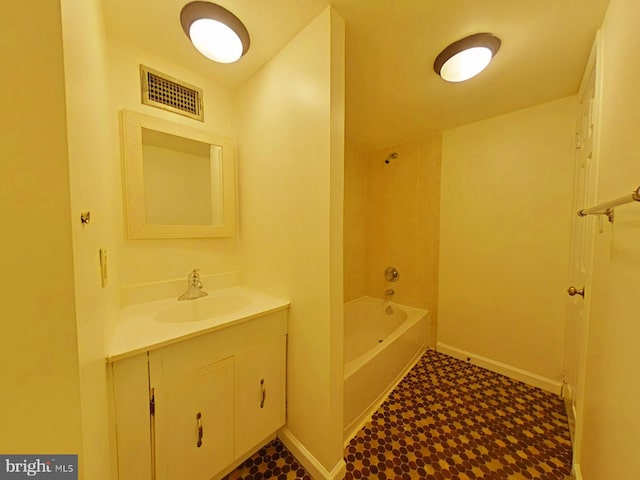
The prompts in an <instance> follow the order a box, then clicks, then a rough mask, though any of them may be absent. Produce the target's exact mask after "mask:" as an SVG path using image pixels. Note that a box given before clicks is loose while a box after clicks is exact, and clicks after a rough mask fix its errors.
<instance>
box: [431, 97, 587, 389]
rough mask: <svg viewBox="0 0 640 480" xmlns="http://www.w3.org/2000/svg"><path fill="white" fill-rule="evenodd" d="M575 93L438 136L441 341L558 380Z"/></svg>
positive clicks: (491, 359) (439, 329)
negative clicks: (440, 146) (441, 139)
mask: <svg viewBox="0 0 640 480" xmlns="http://www.w3.org/2000/svg"><path fill="white" fill-rule="evenodd" d="M574 118H575V99H574V98H573V97H571V98H566V99H563V100H558V101H555V102H552V103H547V104H544V105H540V106H537V107H533V108H529V109H526V110H521V111H518V112H514V113H510V114H507V115H503V116H499V117H495V118H491V119H488V120H484V121H481V122H477V123H473V124H470V125H466V126H463V127H460V128H456V129H453V130H449V131H446V132H445V133H444V142H443V157H442V197H441V217H440V274H439V302H438V312H439V322H438V342H439V347H440V346H441V345H443V344H444V345H445V346H448V347H451V348H453V349H455V350H457V351H462V352H469V353H470V354H471V356H474V357H475V356H480V357H484V358H485V359H488V360H489V361H492V362H496V363H498V364H501V365H503V366H505V367H506V368H508V369H514V368H515V369H520V370H524V371H525V372H528V373H530V374H534V375H537V376H540V377H542V378H543V379H548V380H551V381H553V382H559V380H560V378H561V370H562V366H561V365H562V363H561V362H562V353H563V352H562V346H563V332H564V317H565V302H566V288H567V285H566V282H567V268H568V252H569V235H570V222H569V215H570V214H571V212H570V210H571V195H572V188H571V185H572V179H573V155H574V145H573V134H574Z"/></svg>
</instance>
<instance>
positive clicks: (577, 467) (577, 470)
mask: <svg viewBox="0 0 640 480" xmlns="http://www.w3.org/2000/svg"><path fill="white" fill-rule="evenodd" d="M573 476H574V478H575V480H582V472H581V471H580V465H578V464H577V463H574V464H573Z"/></svg>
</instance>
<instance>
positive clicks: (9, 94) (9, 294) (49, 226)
mask: <svg viewBox="0 0 640 480" xmlns="http://www.w3.org/2000/svg"><path fill="white" fill-rule="evenodd" d="M60 16H61V14H60V2H59V1H58V0H37V1H34V0H30V1H24V2H15V3H11V4H10V5H5V6H4V7H3V12H2V15H0V31H2V35H0V60H1V64H2V74H1V75H0V91H1V92H2V94H1V95H0V110H1V111H2V117H0V118H1V119H0V145H1V146H2V159H1V160H0V216H1V218H2V235H0V252H1V253H0V255H1V265H2V273H3V275H2V280H1V281H0V291H2V304H1V306H0V379H2V380H1V381H2V394H0V425H1V428H0V452H2V453H5V454H9V453H14V454H17V453H32V454H50V453H69V454H79V455H80V461H81V462H82V458H83V455H82V432H81V416H80V385H79V367H78V349H77V347H76V315H75V305H74V296H75V293H74V276H73V257H72V243H71V222H72V220H75V219H76V218H77V217H75V215H74V216H73V218H72V215H71V211H70V205H69V203H70V200H69V170H68V162H67V130H66V118H65V115H66V114H65V92H64V71H63V53H62V32H61V20H60ZM34 32H35V33H34Z"/></svg>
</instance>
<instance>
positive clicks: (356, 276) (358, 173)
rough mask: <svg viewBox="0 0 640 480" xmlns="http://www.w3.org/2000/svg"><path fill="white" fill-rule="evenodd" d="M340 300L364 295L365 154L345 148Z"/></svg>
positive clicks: (365, 227)
mask: <svg viewBox="0 0 640 480" xmlns="http://www.w3.org/2000/svg"><path fill="white" fill-rule="evenodd" d="M344 160H345V161H344V301H345V302H349V301H351V300H355V299H356V298H359V297H362V296H363V295H364V294H365V285H366V271H367V270H366V268H367V153H366V152H364V151H358V150H354V149H352V148H350V147H347V149H346V151H345V159H344Z"/></svg>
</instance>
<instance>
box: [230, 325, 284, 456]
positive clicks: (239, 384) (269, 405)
mask: <svg viewBox="0 0 640 480" xmlns="http://www.w3.org/2000/svg"><path fill="white" fill-rule="evenodd" d="M286 338H287V337H286V335H282V336H280V337H276V338H274V339H272V340H269V341H267V342H265V343H262V344H260V345H259V346H256V347H253V348H251V349H248V350H244V351H242V352H239V353H236V356H235V362H236V363H235V422H234V423H235V453H236V458H238V457H240V456H242V455H244V454H245V453H247V452H248V451H249V450H250V449H252V448H254V447H257V446H259V444H260V442H262V441H263V440H264V439H265V438H267V437H268V436H269V435H271V434H272V433H274V432H275V431H276V430H277V429H278V428H280V427H281V426H282V425H284V422H285V395H286V391H285V388H286V355H287V353H286V348H287V347H286Z"/></svg>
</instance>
